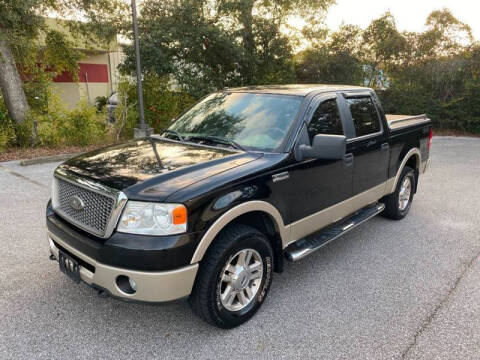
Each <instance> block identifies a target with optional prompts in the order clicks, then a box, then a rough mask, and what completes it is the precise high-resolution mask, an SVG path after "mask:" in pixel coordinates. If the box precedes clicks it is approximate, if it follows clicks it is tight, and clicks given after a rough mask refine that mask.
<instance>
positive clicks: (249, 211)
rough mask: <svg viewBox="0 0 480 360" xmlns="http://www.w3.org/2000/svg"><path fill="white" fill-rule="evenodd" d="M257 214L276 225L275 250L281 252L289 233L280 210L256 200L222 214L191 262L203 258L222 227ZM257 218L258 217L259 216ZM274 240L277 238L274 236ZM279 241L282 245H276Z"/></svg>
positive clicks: (198, 247) (211, 227) (202, 240)
mask: <svg viewBox="0 0 480 360" xmlns="http://www.w3.org/2000/svg"><path fill="white" fill-rule="evenodd" d="M256 214H258V215H260V214H261V215H262V216H264V218H266V219H268V222H270V224H271V225H273V226H274V231H275V236H277V237H278V238H279V239H278V242H274V243H273V246H274V251H275V252H276V253H277V252H278V247H279V248H280V252H281V251H282V245H281V244H283V243H285V242H286V240H287V237H288V234H287V228H286V227H285V224H284V222H283V218H282V216H281V214H280V212H279V211H278V210H277V209H276V208H275V207H274V206H273V205H272V204H270V203H268V202H266V201H260V200H254V201H247V202H245V203H242V204H239V205H237V206H235V207H233V208H231V209H229V210H228V211H227V212H225V213H224V214H223V215H222V216H220V217H219V218H218V219H217V220H216V221H215V222H214V223H213V224H212V225H211V226H210V227H209V228H208V230H207V232H206V233H205V234H204V235H203V237H202V239H201V240H200V242H199V244H198V245H197V248H196V249H195V253H194V254H193V256H192V260H191V262H190V263H191V264H194V263H197V262H199V261H200V260H202V259H203V256H204V255H205V253H206V252H207V250H208V248H209V246H210V245H211V244H212V242H213V241H214V240H215V238H216V237H217V235H218V234H219V233H220V231H222V229H224V228H225V227H226V226H228V225H229V224H232V223H235V222H236V221H241V220H242V219H246V218H247V217H248V216H255V215H256ZM255 218H256V219H257V217H255ZM258 220H259V219H258ZM244 224H245V222H244ZM246 225H248V224H246ZM265 226H267V227H268V224H265ZM254 227H256V226H254ZM267 230H268V229H267ZM267 235H268V234H267ZM273 240H277V239H275V238H274V239H273ZM277 243H279V244H280V245H279V246H276V244H277ZM276 255H277V254H276Z"/></svg>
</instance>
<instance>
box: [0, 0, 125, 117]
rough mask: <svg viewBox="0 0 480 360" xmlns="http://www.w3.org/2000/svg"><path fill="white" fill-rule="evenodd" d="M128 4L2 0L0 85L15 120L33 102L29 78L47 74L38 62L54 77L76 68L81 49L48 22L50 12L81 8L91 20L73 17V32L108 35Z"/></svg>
mask: <svg viewBox="0 0 480 360" xmlns="http://www.w3.org/2000/svg"><path fill="white" fill-rule="evenodd" d="M125 9H126V7H125V4H124V3H123V2H122V1H120V0H115V1H107V0H102V1H94V0H22V1H16V0H0V13H1V14H2V16H1V17H0V90H1V92H2V95H3V100H4V101H5V103H6V106H7V109H8V113H9V115H10V117H11V118H12V119H13V121H15V122H16V123H17V124H22V123H24V121H25V119H26V116H27V113H28V110H29V108H30V107H31V106H32V104H31V103H30V104H29V102H28V97H27V96H26V93H25V90H26V89H25V87H24V85H25V84H24V80H28V82H29V83H32V82H34V80H35V78H36V77H38V76H42V74H45V71H40V70H41V69H39V66H38V64H39V63H41V64H42V66H45V67H47V68H48V69H49V70H50V75H51V77H53V76H54V75H55V73H58V72H61V71H64V70H67V71H70V72H71V73H72V74H76V67H77V60H78V58H79V57H78V53H77V52H75V50H73V47H74V46H72V42H71V41H70V40H69V39H68V38H67V37H66V35H65V34H63V33H61V32H59V31H55V30H52V29H50V28H49V27H48V26H47V25H46V23H45V20H44V19H45V17H46V16H48V15H51V14H52V13H57V14H59V15H63V16H68V15H72V14H73V13H75V12H76V14H77V16H78V13H81V14H82V15H84V17H85V19H87V20H90V22H84V23H81V22H69V23H68V26H71V27H72V28H75V29H76V31H75V32H73V33H78V34H83V35H85V34H88V36H91V37H93V34H95V35H96V36H107V37H108V36H111V34H112V33H113V32H114V31H112V30H113V29H115V25H117V26H118V24H119V23H120V22H118V21H117V22H115V21H113V20H114V19H118V18H121V16H119V15H120V12H122V11H124V10H125ZM115 33H116V32H115ZM41 39H43V42H44V44H42V43H41V41H40V40H41ZM42 70H43V69H42Z"/></svg>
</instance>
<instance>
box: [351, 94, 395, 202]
mask: <svg viewBox="0 0 480 360" xmlns="http://www.w3.org/2000/svg"><path fill="white" fill-rule="evenodd" d="M345 102H346V107H347V109H348V111H349V116H350V117H351V121H352V124H353V128H354V132H355V136H354V137H353V138H351V139H348V141H347V153H351V154H353V157H354V166H353V195H358V194H362V193H364V192H366V191H367V190H374V192H375V193H378V194H383V189H384V188H381V187H382V185H383V186H384V185H385V182H386V181H387V178H388V162H389V157H390V156H389V145H388V141H387V140H388V139H387V134H386V131H385V129H384V126H383V122H382V121H381V117H380V113H379V110H378V108H377V107H376V105H375V102H374V100H373V98H372V96H371V95H370V94H369V93H365V94H363V93H362V94H357V95H353V96H348V95H347V96H346V98H345ZM374 197H375V195H373V198H374ZM374 200H376V199H374Z"/></svg>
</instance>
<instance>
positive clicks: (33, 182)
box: [0, 165, 48, 189]
mask: <svg viewBox="0 0 480 360" xmlns="http://www.w3.org/2000/svg"><path fill="white" fill-rule="evenodd" d="M0 170H3V171H5V172H6V173H7V174H10V175H13V176H16V177H18V178H20V179H22V180H26V181H28V182H30V183H32V184H35V185H37V186H40V187H42V188H45V189H47V188H48V187H47V186H46V185H44V184H42V183H40V182H38V181H36V180H32V179H30V178H29V177H26V176H25V175H22V174H20V173H18V172H16V171H13V170H10V169H7V168H6V167H4V166H2V165H0Z"/></svg>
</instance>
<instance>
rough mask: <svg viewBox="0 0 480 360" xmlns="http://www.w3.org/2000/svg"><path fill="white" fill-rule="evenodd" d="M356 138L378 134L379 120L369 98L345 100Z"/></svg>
mask: <svg viewBox="0 0 480 360" xmlns="http://www.w3.org/2000/svg"><path fill="white" fill-rule="evenodd" d="M346 100H347V104H348V107H349V108H350V112H351V114H352V120H353V125H354V126H355V131H356V135H357V137H359V136H365V135H370V134H375V133H378V132H380V130H381V127H380V118H379V116H378V112H377V108H376V107H375V104H374V103H373V101H372V99H371V98H370V97H362V98H350V99H346Z"/></svg>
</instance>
